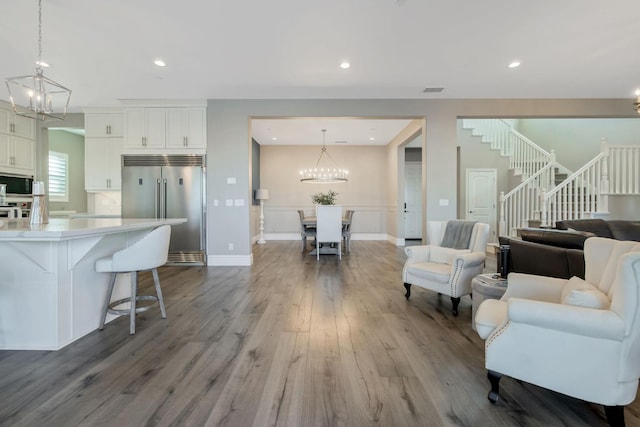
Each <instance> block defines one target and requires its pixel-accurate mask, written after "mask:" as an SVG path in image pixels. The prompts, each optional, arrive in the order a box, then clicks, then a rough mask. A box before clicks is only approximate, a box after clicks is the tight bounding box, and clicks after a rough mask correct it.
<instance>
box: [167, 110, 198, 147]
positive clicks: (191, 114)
mask: <svg viewBox="0 0 640 427" xmlns="http://www.w3.org/2000/svg"><path fill="white" fill-rule="evenodd" d="M166 120H167V148H202V149H204V148H207V132H206V129H207V123H206V120H207V116H206V109H204V108H167V109H166Z"/></svg>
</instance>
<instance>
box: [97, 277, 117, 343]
mask: <svg viewBox="0 0 640 427" xmlns="http://www.w3.org/2000/svg"><path fill="white" fill-rule="evenodd" d="M117 274H118V273H111V276H110V277H109V288H108V289H107V296H106V297H105V299H104V306H103V307H102V319H101V320H100V330H103V329H104V323H105V322H106V321H107V313H109V311H108V310H109V303H110V302H111V295H113V287H114V286H115V284H116V276H117Z"/></svg>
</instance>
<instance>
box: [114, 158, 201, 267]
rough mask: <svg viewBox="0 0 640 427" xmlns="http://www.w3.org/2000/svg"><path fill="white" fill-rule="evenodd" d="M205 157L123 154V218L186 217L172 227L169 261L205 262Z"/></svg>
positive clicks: (180, 262) (178, 262) (174, 262)
mask: <svg viewBox="0 0 640 427" xmlns="http://www.w3.org/2000/svg"><path fill="white" fill-rule="evenodd" d="M205 171H206V169H205V156H204V155H123V156H122V217H123V218H187V222H186V223H184V224H179V225H173V226H171V242H170V246H169V263H172V264H182V263H188V264H201V265H205V264H206V254H205V248H206V244H205V238H206V235H205V227H204V224H205V215H206V203H205V197H204V195H205Z"/></svg>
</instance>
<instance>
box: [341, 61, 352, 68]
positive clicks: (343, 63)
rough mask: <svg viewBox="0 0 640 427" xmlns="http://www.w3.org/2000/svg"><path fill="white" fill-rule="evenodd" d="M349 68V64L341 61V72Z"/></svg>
mask: <svg viewBox="0 0 640 427" xmlns="http://www.w3.org/2000/svg"><path fill="white" fill-rule="evenodd" d="M349 67H351V64H349V62H348V61H342V64H340V68H342V69H343V70H346V69H347V68H349Z"/></svg>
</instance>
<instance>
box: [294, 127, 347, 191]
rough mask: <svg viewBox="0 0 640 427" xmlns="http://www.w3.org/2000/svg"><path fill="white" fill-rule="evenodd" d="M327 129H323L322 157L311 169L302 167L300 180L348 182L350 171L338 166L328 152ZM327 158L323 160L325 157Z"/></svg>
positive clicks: (321, 182)
mask: <svg viewBox="0 0 640 427" xmlns="http://www.w3.org/2000/svg"><path fill="white" fill-rule="evenodd" d="M326 132H327V130H326V129H322V149H321V150H320V157H319V158H318V161H317V162H316V166H315V167H313V168H309V169H302V170H301V171H300V182H308V183H310V184H339V183H341V182H347V181H348V179H347V177H348V175H349V171H348V170H346V169H343V168H339V167H337V166H336V164H335V161H334V160H333V158H332V157H331V156H330V155H329V153H328V152H327V147H326V145H325V140H324V137H325V134H326ZM325 156H326V159H325V161H324V162H323V161H322V160H323V158H325Z"/></svg>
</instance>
